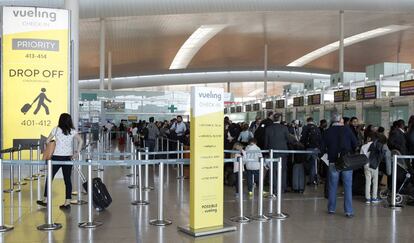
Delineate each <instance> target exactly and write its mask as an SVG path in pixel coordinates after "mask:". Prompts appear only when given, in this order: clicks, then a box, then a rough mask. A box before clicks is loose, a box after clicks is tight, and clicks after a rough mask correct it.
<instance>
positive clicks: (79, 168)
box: [70, 152, 88, 205]
mask: <svg viewBox="0 0 414 243" xmlns="http://www.w3.org/2000/svg"><path fill="white" fill-rule="evenodd" d="M82 160H83V156H82V152H80V153H79V162H82ZM75 166H76V168H77V171H78V176H77V188H78V193H77V195H76V196H77V198H76V200H74V201H71V202H70V204H73V205H83V204H86V203H88V202H87V201H85V200H83V199H82V179H84V178H82V165H75Z"/></svg>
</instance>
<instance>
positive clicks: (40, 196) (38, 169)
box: [36, 142, 43, 201]
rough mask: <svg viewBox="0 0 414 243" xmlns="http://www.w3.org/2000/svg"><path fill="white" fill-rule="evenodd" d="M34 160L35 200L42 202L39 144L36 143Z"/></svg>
mask: <svg viewBox="0 0 414 243" xmlns="http://www.w3.org/2000/svg"><path fill="white" fill-rule="evenodd" d="M36 160H37V175H36V176H37V200H38V201H40V200H42V185H41V182H42V180H41V179H42V176H43V175H42V174H40V143H39V142H38V143H37V153H36Z"/></svg>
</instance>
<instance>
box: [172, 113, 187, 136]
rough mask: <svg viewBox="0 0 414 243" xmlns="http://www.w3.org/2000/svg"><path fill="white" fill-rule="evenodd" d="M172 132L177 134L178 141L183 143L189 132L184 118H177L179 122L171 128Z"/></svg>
mask: <svg viewBox="0 0 414 243" xmlns="http://www.w3.org/2000/svg"><path fill="white" fill-rule="evenodd" d="M171 130H172V131H174V132H175V133H176V134H177V139H178V140H180V141H181V142H182V141H183V138H184V136H185V132H186V131H187V126H186V125H185V123H184V122H183V117H182V116H177V121H176V122H175V123H174V124H173V125H172V126H171Z"/></svg>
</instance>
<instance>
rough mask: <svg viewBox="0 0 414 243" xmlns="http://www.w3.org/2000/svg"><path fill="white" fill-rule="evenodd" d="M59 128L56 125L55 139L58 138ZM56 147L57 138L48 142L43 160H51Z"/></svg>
mask: <svg viewBox="0 0 414 243" xmlns="http://www.w3.org/2000/svg"><path fill="white" fill-rule="evenodd" d="M57 130H58V128H57V127H56V130H55V135H54V138H55V139H56V133H57ZM55 148H56V141H55V140H52V141H50V142H48V143H47V144H46V148H45V150H44V151H43V157H42V159H43V160H51V159H52V156H53V152H55Z"/></svg>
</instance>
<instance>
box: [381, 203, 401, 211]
mask: <svg viewBox="0 0 414 243" xmlns="http://www.w3.org/2000/svg"><path fill="white" fill-rule="evenodd" d="M385 207H386V208H389V209H392V210H395V211H401V209H402V208H403V207H404V206H403V205H391V204H390V205H386V206H385Z"/></svg>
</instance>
